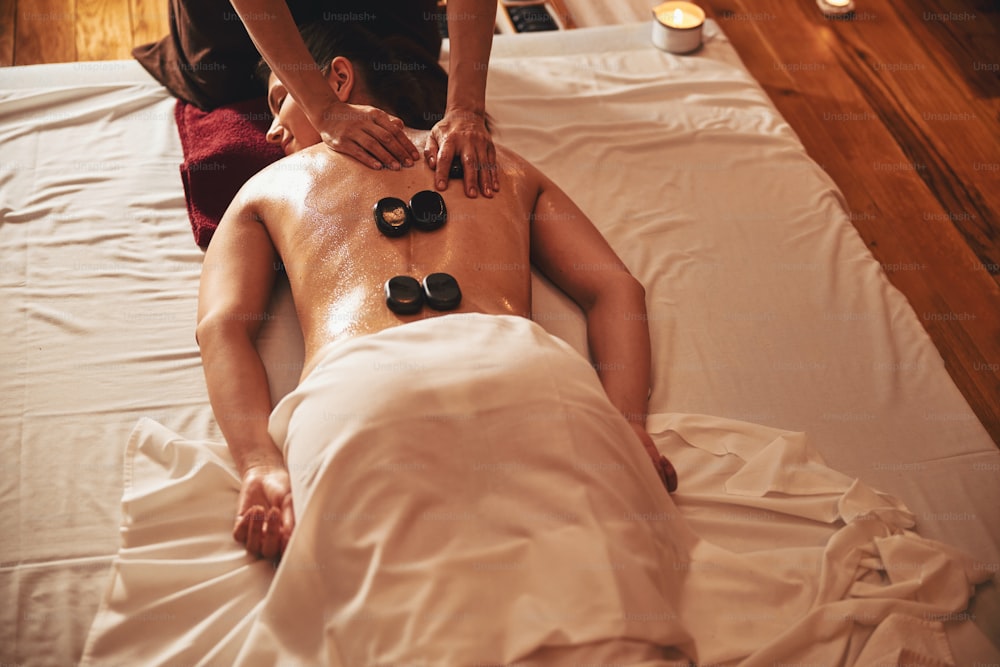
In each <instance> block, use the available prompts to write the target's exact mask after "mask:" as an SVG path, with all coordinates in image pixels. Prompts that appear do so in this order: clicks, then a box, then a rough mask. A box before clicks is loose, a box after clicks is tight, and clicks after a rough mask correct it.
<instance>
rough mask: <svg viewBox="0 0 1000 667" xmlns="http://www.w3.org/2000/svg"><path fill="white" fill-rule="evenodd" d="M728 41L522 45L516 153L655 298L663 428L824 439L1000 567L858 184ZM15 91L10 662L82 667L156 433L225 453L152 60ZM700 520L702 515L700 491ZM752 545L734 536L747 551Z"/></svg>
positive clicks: (984, 594)
mask: <svg viewBox="0 0 1000 667" xmlns="http://www.w3.org/2000/svg"><path fill="white" fill-rule="evenodd" d="M708 36H709V39H708V41H707V44H706V48H705V49H703V50H702V51H700V52H699V53H698V54H696V55H695V56H687V57H678V56H671V55H667V54H663V53H661V52H658V51H656V50H655V49H653V48H652V47H651V46H650V44H649V41H648V25H646V24H639V25H630V26H619V27H612V28H602V29H588V30H581V31H576V32H572V33H565V34H560V35H545V36H516V37H511V38H498V39H497V42H496V45H495V48H494V59H493V63H492V65H491V71H490V84H489V90H488V106H489V110H490V112H491V113H492V114H493V115H494V116H495V118H496V119H497V121H498V125H499V128H500V133H499V137H498V138H499V140H500V141H503V142H504V143H506V144H508V145H509V146H511V147H513V148H514V149H516V150H517V151H519V152H520V153H522V154H523V155H524V156H525V157H527V158H528V159H530V160H532V161H533V162H535V163H536V164H537V165H538V166H539V167H540V168H541V169H542V170H543V171H545V172H546V173H548V174H549V175H550V176H552V177H553V178H554V180H555V181H556V182H558V183H559V184H560V185H561V186H562V187H563V188H564V189H565V190H566V191H567V192H568V193H569V194H570V195H571V196H572V197H573V198H574V199H575V200H576V201H577V202H578V204H579V205H580V206H581V208H582V209H583V210H584V211H585V212H587V213H588V214H589V215H590V217H591V218H592V219H594V221H595V222H596V223H597V224H598V226H599V227H600V228H601V229H602V231H603V232H604V233H605V235H606V236H607V237H608V239H609V240H610V242H611V243H612V245H613V246H614V247H615V248H616V250H617V251H618V252H619V254H620V255H621V256H622V258H623V259H624V261H625V262H626V263H627V264H628V266H629V267H630V269H631V270H632V271H633V273H635V274H636V275H637V276H638V277H639V278H640V279H641V280H642V281H643V283H644V284H645V285H646V287H647V294H648V308H649V318H650V328H651V331H652V336H653V346H654V366H655V369H654V391H653V396H652V403H651V410H652V411H654V412H658V413H698V414H706V415H716V416H720V417H725V418H730V419H738V420H744V421H750V422H756V423H762V424H767V425H770V426H774V427H777V428H781V429H787V430H793V431H804V432H806V433H807V434H808V437H809V439H810V441H811V442H812V443H813V444H814V445H815V446H816V447H817V448H818V449H819V451H820V452H821V453H822V455H823V457H824V458H825V459H826V461H827V462H828V463H829V464H830V465H831V466H832V467H833V468H836V469H838V470H841V471H843V472H845V473H847V474H848V475H850V476H852V477H858V478H860V479H861V480H863V481H864V482H866V483H868V484H869V485H871V486H873V487H875V488H877V489H880V490H882V491H885V492H888V493H891V494H893V495H895V496H896V497H898V498H900V499H901V500H903V501H904V502H905V503H906V504H907V505H908V507H909V508H910V510H911V511H912V512H913V513H914V514H915V515H916V518H917V526H916V529H917V531H918V532H919V533H920V534H921V535H923V536H925V537H929V538H933V539H937V540H941V541H943V542H946V543H948V544H951V545H954V546H956V547H960V548H961V549H964V550H965V551H967V552H968V553H970V554H971V555H973V556H975V557H976V558H979V559H980V560H982V561H984V562H985V563H986V564H987V565H986V566H987V567H989V568H991V569H992V570H993V571H995V570H996V568H997V567H998V566H1000V565H998V564H1000V545H998V539H1000V516H998V511H997V508H998V507H1000V488H998V485H997V484H996V479H997V471H998V470H1000V454H998V452H997V449H996V447H995V446H994V444H993V443H992V441H991V440H990V438H989V437H988V435H987V433H986V431H985V430H984V429H983V427H982V425H981V424H980V423H979V422H978V421H977V419H976V417H975V416H974V414H973V413H972V411H971V410H970V408H969V407H968V405H967V404H966V403H965V401H964V399H963V398H962V397H961V395H960V394H959V392H958V391H957V389H956V388H955V386H954V384H953V383H952V381H951V380H950V378H949V376H948V374H947V373H946V371H945V369H944V365H943V362H942V360H941V357H940V355H939V354H938V353H937V351H936V350H935V349H934V347H933V345H932V344H931V342H930V340H929V338H928V337H927V335H926V333H925V332H924V330H923V328H922V327H921V324H920V322H919V320H918V318H917V316H916V315H915V313H914V312H913V310H912V308H911V307H910V306H909V305H908V303H907V302H906V300H905V298H904V297H903V296H902V295H901V294H900V293H899V292H898V291H897V290H895V289H894V288H893V287H892V286H891V285H890V283H889V282H888V280H887V279H886V277H885V275H884V273H883V272H882V269H881V267H880V266H879V264H878V263H877V262H876V261H875V259H874V258H873V257H872V256H871V255H870V253H869V252H868V251H867V249H866V248H865V246H864V243H863V242H862V241H861V239H860V238H859V236H858V235H857V233H856V232H855V230H854V228H853V227H852V226H851V224H850V222H849V220H848V217H847V214H846V212H845V209H844V204H843V201H842V198H841V196H840V195H839V193H838V192H837V190H836V187H835V186H834V184H833V183H832V182H831V181H830V179H829V178H828V177H827V176H826V175H825V174H824V173H823V172H822V170H821V169H820V168H819V167H818V166H817V165H816V164H815V163H814V162H813V161H812V160H810V159H809V158H808V157H807V156H806V154H805V151H804V149H803V148H802V146H801V144H800V143H799V141H798V140H797V138H796V137H795V135H794V133H793V132H792V130H791V129H790V128H789V127H788V125H787V124H786V123H785V122H784V121H783V120H782V119H781V117H780V115H779V114H778V113H777V111H776V110H775V109H774V107H773V105H771V103H770V102H769V100H768V99H767V97H766V95H765V94H764V92H763V91H762V90H761V89H760V87H759V86H758V85H757V84H756V83H755V82H754V81H753V80H752V78H751V77H750V76H749V75H748V74H747V72H746V71H745V70H744V69H743V68H742V66H741V65H740V64H739V60H738V58H737V57H736V54H735V52H734V51H733V50H732V48H731V46H730V45H729V44H728V42H727V41H726V39H725V37H724V35H722V34H721V33H719V32H718V31H717V30H714V29H712V30H710V31H709V35H708ZM0 91H3V92H0V145H2V146H3V150H2V156H0V289H2V291H3V299H2V301H0V334H2V335H0V350H2V353H0V364H2V365H3V372H2V373H0V447H2V459H0V460H2V461H3V463H2V465H3V468H4V472H3V475H2V477H0V525H3V526H5V527H6V528H7V530H8V535H7V536H6V539H5V540H4V541H3V542H2V545H3V546H2V547H0V553H2V555H0V591H2V592H0V595H2V596H3V599H5V600H7V601H9V602H8V604H5V605H3V607H2V611H0V662H7V663H11V662H14V663H30V664H34V665H56V664H67V663H72V662H75V661H76V660H77V659H78V658H79V656H80V653H81V651H82V647H83V642H84V638H85V636H86V633H87V631H88V629H89V626H90V623H91V621H92V619H93V618H94V615H95V613H96V611H97V608H98V605H99V602H100V598H101V594H102V590H103V588H104V586H105V581H106V577H107V573H108V570H109V566H110V563H111V561H112V558H113V556H114V554H115V552H116V550H117V548H118V524H119V512H120V500H121V495H122V489H123V480H122V476H121V470H122V457H123V452H124V448H125V445H126V440H127V437H128V434H129V432H130V431H131V430H132V428H133V426H134V425H135V423H136V421H137V420H138V419H139V418H141V417H148V418H152V419H153V420H155V421H157V422H160V423H161V424H163V425H165V426H167V427H168V428H169V429H171V430H172V431H175V432H177V433H181V434H184V435H185V436H186V437H190V438H199V439H215V440H219V439H220V436H219V433H218V430H217V427H216V426H215V424H214V421H213V418H212V413H211V409H210V406H209V403H208V400H207V396H206V392H205V388H204V380H203V377H202V374H201V368H200V359H199V355H198V351H197V348H196V346H195V343H194V335H193V332H194V317H195V306H196V295H197V285H198V277H199V272H200V263H201V257H202V252H201V251H200V250H199V249H198V248H197V247H195V245H194V243H193V241H192V236H191V232H190V229H189V226H188V222H187V217H186V213H185V209H184V198H183V192H182V189H181V182H180V178H179V174H178V170H177V166H178V165H179V163H180V162H181V151H180V144H179V140H178V138H177V134H176V130H175V127H174V122H173V100H172V99H171V98H169V97H168V95H167V94H166V93H165V91H164V90H163V89H162V88H161V87H160V86H159V85H158V84H156V83H155V82H153V81H152V80H151V79H149V78H148V76H147V75H146V74H145V73H144V72H143V71H142V70H141V68H140V67H139V66H138V65H137V64H135V63H132V62H110V63H84V64H78V65H56V66H36V67H23V68H11V69H5V70H0ZM561 298H562V297H560V296H559V295H557V294H555V293H554V292H552V291H547V290H545V289H540V290H539V291H538V299H537V301H536V304H535V311H536V319H538V320H539V321H540V322H541V323H542V324H543V325H544V326H546V327H547V328H549V329H550V330H552V331H553V332H555V333H557V334H560V335H563V336H565V337H566V338H567V339H568V340H569V341H570V342H571V343H573V344H575V345H576V346H578V347H580V346H581V345H582V340H583V339H582V334H581V330H580V328H579V321H578V320H577V319H576V318H577V317H578V316H577V315H576V314H575V313H574V312H573V311H572V309H570V308H568V307H567V306H566V305H565V303H563V302H562V301H561ZM293 324H294V323H292V325H293ZM289 326H290V325H289V320H288V318H287V317H280V318H278V319H277V320H275V323H274V324H273V325H272V326H271V327H270V328H269V331H268V334H267V335H268V340H267V342H265V345H266V346H270V347H269V349H270V350H271V354H273V356H272V357H271V369H272V371H273V372H274V374H275V375H276V376H278V375H281V374H282V371H283V370H284V371H286V372H284V375H283V378H279V379H277V380H276V383H275V391H276V393H280V391H281V390H283V389H287V383H288V377H289V372H288V371H290V370H291V368H292V367H293V364H285V365H284V366H283V365H282V364H283V362H282V361H281V359H282V358H283V357H282V355H292V356H294V353H295V351H294V349H292V350H290V351H289V350H286V349H283V348H282V346H283V341H286V340H287V339H288V338H289V336H290V335H291V337H292V338H294V331H291V330H290V329H289ZM292 328H294V327H292ZM679 474H680V478H681V483H682V485H683V480H684V475H685V470H684V469H680V470H679ZM677 502H678V505H679V506H680V508H681V509H682V511H685V510H686V511H689V512H696V511H697V508H685V505H684V498H683V489H682V493H681V494H680V495H679V496H678V500H677ZM753 520H754V518H753V517H750V518H749V519H748V521H753ZM753 532H754V531H753V530H747V531H744V532H743V533H741V534H740V535H739V536H735V537H733V536H730V537H729V538H727V537H726V536H725V535H720V536H718V540H719V541H720V542H723V543H725V542H726V541H727V539H728V542H729V544H726V546H729V547H732V548H739V547H740V546H741V545H740V544H739V543H740V542H741V541H745V542H746V544H743V547H744V548H746V547H747V545H749V544H751V543H752V542H753ZM998 608H1000V606H998V600H997V596H996V591H995V589H994V588H993V587H992V586H987V587H981V589H980V591H979V594H978V596H977V598H976V599H975V601H974V604H973V607H972V608H971V609H970V611H969V612H968V613H969V615H970V616H971V617H972V618H973V620H974V623H975V625H976V626H978V627H979V628H980V630H981V634H979V633H976V632H974V630H975V628H974V627H972V626H971V625H970V624H963V625H962V626H961V630H960V631H959V632H961V633H962V634H961V635H960V636H959V637H958V641H956V639H955V638H953V640H952V648H953V650H954V651H955V652H956V657H958V658H959V664H962V663H963V662H972V661H973V660H980V661H984V662H989V661H991V660H992V661H995V660H996V658H997V655H998V654H997V649H996V648H995V647H991V646H990V645H989V644H988V642H986V641H985V639H984V637H985V636H993V637H994V638H995V637H997V636H1000V611H998Z"/></svg>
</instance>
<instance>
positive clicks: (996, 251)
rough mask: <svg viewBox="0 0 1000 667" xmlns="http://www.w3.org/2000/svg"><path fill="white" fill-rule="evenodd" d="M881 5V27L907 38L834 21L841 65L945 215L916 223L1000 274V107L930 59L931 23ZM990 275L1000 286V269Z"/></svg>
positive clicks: (865, 24) (874, 25) (873, 24)
mask: <svg viewBox="0 0 1000 667" xmlns="http://www.w3.org/2000/svg"><path fill="white" fill-rule="evenodd" d="M883 4H884V9H883V10H881V11H884V12H886V13H887V14H889V16H886V17H885V19H883V20H885V21H887V22H891V24H892V25H895V26H897V27H898V30H901V31H908V32H909V35H908V37H909V38H908V39H892V38H886V31H885V29H884V28H885V26H884V25H880V24H879V23H880V21H853V22H837V25H835V26H834V28H835V30H836V32H837V37H838V39H837V40H836V41H837V44H838V48H837V49H836V50H835V52H836V54H837V57H838V60H839V61H840V64H841V66H842V67H843V68H844V69H845V71H847V72H848V74H849V76H851V77H852V79H854V81H855V83H856V85H857V86H858V88H859V89H860V90H861V91H862V94H863V95H864V96H865V98H866V99H867V100H869V102H870V103H871V105H872V106H873V107H875V108H877V109H879V111H880V114H881V116H882V118H883V121H884V124H885V125H886V127H887V128H888V129H889V131H890V132H891V133H892V135H893V137H894V138H895V140H896V142H897V143H898V144H899V145H900V146H901V147H903V148H904V150H905V152H906V153H907V156H908V159H909V160H910V162H911V163H912V164H913V165H916V166H918V167H920V168H919V169H916V170H915V173H916V174H917V175H918V176H920V178H921V179H922V180H923V181H924V182H925V183H926V184H927V186H928V187H929V188H930V189H931V191H932V192H933V194H934V196H935V197H936V198H937V200H938V201H939V202H940V204H941V206H942V207H943V209H944V211H943V212H938V211H923V212H922V213H921V216H920V218H919V222H920V223H927V224H929V225H931V226H941V225H939V224H938V223H944V224H950V225H951V226H953V227H954V228H955V229H956V230H957V231H958V232H959V233H960V234H962V235H963V236H964V237H965V240H966V242H967V244H968V245H969V247H970V248H971V249H972V250H973V252H974V253H975V255H976V259H975V260H973V263H975V264H976V265H977V266H979V267H1000V248H998V247H997V244H996V234H995V232H996V230H998V229H1000V217H998V215H1000V187H997V186H998V185H1000V133H998V130H997V127H996V124H995V120H994V117H995V116H996V114H997V111H1000V106H997V103H996V102H995V101H994V102H992V103H991V102H989V101H986V100H978V99H976V98H975V97H974V96H973V95H974V91H973V90H972V89H971V88H970V86H968V85H966V82H969V83H971V80H969V79H963V76H962V73H961V72H960V71H958V70H957V65H955V63H953V62H952V61H950V60H948V59H947V58H937V57H932V56H931V54H930V53H928V51H927V49H926V47H925V46H924V44H926V43H927V39H929V38H930V35H929V34H928V33H927V32H926V26H925V24H927V23H928V21H924V20H923V19H922V18H920V17H919V16H917V15H916V14H915V13H914V11H915V10H913V9H912V8H909V7H906V8H905V11H904V14H896V13H895V11H896V8H895V6H893V4H892V2H891V0H890V1H889V2H884V3H883ZM932 15H935V16H936V15H937V14H932ZM944 15H945V16H963V15H970V16H971V14H970V13H967V12H948V13H947V14H944ZM998 55H1000V54H998ZM991 106H993V107H995V108H994V109H992V110H991V109H990V107H991ZM983 166H986V167H990V166H992V167H993V168H991V169H990V168H987V169H984V168H983ZM991 273H993V274H994V276H995V280H998V281H1000V269H995V270H993V271H992V272H991ZM998 284H1000V283H998Z"/></svg>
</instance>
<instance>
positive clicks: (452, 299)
mask: <svg viewBox="0 0 1000 667" xmlns="http://www.w3.org/2000/svg"><path fill="white" fill-rule="evenodd" d="M424 294H425V295H426V297H427V305H428V306H430V307H431V308H433V309H434V310H454V309H456V308H458V304H460V303H462V290H461V289H460V288H459V286H458V281H457V280H455V278H453V277H452V276H451V275H449V274H447V273H432V274H430V275H428V276H427V277H426V278H424Z"/></svg>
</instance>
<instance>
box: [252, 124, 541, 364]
mask: <svg viewBox="0 0 1000 667" xmlns="http://www.w3.org/2000/svg"><path fill="white" fill-rule="evenodd" d="M408 133H409V134H410V136H411V138H412V139H413V141H414V142H420V141H422V140H423V139H424V137H423V136H421V135H422V134H423V133H420V132H418V131H409V132H408ZM498 162H499V163H500V165H501V172H500V174H499V176H500V179H501V187H500V191H499V192H497V193H496V195H495V196H494V197H492V198H490V199H486V198H469V197H467V196H466V195H465V194H464V192H463V191H462V190H461V187H460V181H457V182H455V183H453V187H450V188H449V189H448V190H446V191H444V192H442V193H441V195H442V196H443V198H444V200H445V205H446V206H447V210H448V220H447V222H446V224H445V225H444V226H443V227H441V228H440V229H437V230H434V231H431V232H424V231H420V230H417V229H416V228H411V230H410V231H409V232H408V233H407V234H406V235H405V236H402V237H398V238H390V237H387V236H385V235H383V234H382V233H381V232H380V231H379V230H378V228H377V227H376V225H375V219H374V216H373V207H374V205H375V203H376V202H377V201H378V200H379V199H381V198H383V197H396V198H398V199H402V200H403V201H409V199H410V197H412V196H413V195H414V194H416V193H417V192H419V191H421V190H433V189H434V172H433V171H431V170H430V169H429V168H428V167H426V166H425V165H424V164H417V165H415V166H413V167H410V168H407V169H401V170H399V171H389V170H382V171H375V170H372V169H370V168H369V167H367V166H365V165H362V164H361V163H359V162H357V161H356V160H352V159H350V158H347V157H345V156H342V155H340V154H337V153H333V152H332V151H330V150H328V149H326V148H325V147H324V146H322V145H317V146H313V147H310V148H307V149H305V150H302V151H299V152H297V153H295V154H294V155H292V156H290V157H288V158H286V159H285V160H282V161H281V162H279V163H277V164H275V165H273V166H272V167H271V168H270V169H268V170H265V171H264V172H262V173H261V174H259V175H258V176H257V177H256V178H255V179H254V181H252V184H253V192H254V195H253V198H252V199H251V200H250V201H249V202H247V203H248V204H249V210H251V211H252V212H253V213H254V214H255V215H256V216H258V219H259V220H260V221H261V222H262V223H263V225H264V226H265V227H266V229H267V232H268V235H269V236H270V238H271V241H272V243H273V244H274V248H275V250H276V251H277V253H278V255H279V256H280V257H283V258H293V259H290V260H288V261H287V262H286V263H285V270H286V271H287V274H288V279H289V283H290V285H291V290H292V295H293V297H294V300H295V306H296V311H297V313H298V317H299V322H300V324H301V326H302V332H303V336H304V338H305V367H304V370H303V376H305V375H307V374H308V371H309V370H310V369H311V368H312V366H313V364H314V357H315V355H316V353H317V351H319V350H320V349H321V348H322V347H323V346H324V345H326V344H327V343H330V342H332V341H335V340H342V339H345V338H348V337H352V336H357V335H364V334H371V333H375V332H378V331H381V330H383V329H386V328H388V327H392V326H396V325H399V324H403V323H405V322H410V321H413V320H415V319H419V318H424V317H434V316H437V315H441V314H443V313H442V312H441V311H436V310H433V309H432V308H429V307H427V306H425V307H424V308H423V310H422V311H421V312H420V313H418V314H415V315H397V314H396V313H394V312H392V311H391V310H389V308H388V307H386V305H385V291H384V284H385V282H386V280H388V279H389V278H391V277H393V276H395V275H409V276H412V277H414V278H416V279H417V280H418V281H420V280H422V279H423V278H424V277H425V276H426V275H428V274H430V273H435V272H445V273H449V274H451V275H452V276H454V277H455V279H456V280H457V281H458V283H459V285H460V287H461V289H462V295H463V296H462V302H461V304H460V306H459V307H458V308H457V309H456V310H454V311H448V312H478V313H487V314H511V315H522V316H529V315H530V312H531V281H530V256H529V249H530V215H531V212H532V210H533V209H534V206H535V202H536V199H537V197H538V193H539V189H540V178H539V176H538V173H537V171H536V170H534V169H533V168H530V167H529V166H528V165H527V164H526V163H525V162H524V161H523V160H522V159H521V158H519V157H517V156H516V155H515V154H513V153H511V152H510V151H507V150H505V149H502V148H501V149H500V150H499V153H498Z"/></svg>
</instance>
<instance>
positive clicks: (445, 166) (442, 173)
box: [434, 139, 455, 190]
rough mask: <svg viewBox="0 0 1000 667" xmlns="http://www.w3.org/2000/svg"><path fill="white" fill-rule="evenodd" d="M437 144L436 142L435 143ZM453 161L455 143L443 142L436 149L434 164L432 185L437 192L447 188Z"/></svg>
mask: <svg viewBox="0 0 1000 667" xmlns="http://www.w3.org/2000/svg"><path fill="white" fill-rule="evenodd" d="M435 143H437V142H435ZM454 159H455V142H453V141H449V140H447V139H445V140H444V142H443V143H442V144H440V146H439V147H438V149H437V158H435V160H436V164H435V166H434V185H435V187H436V188H437V189H438V190H445V189H447V187H448V179H449V178H451V176H449V173H450V172H451V161H452V160H454Z"/></svg>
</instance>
